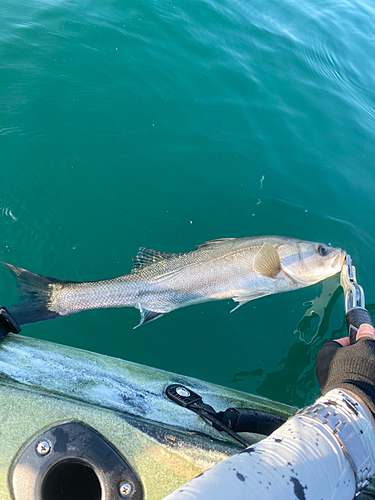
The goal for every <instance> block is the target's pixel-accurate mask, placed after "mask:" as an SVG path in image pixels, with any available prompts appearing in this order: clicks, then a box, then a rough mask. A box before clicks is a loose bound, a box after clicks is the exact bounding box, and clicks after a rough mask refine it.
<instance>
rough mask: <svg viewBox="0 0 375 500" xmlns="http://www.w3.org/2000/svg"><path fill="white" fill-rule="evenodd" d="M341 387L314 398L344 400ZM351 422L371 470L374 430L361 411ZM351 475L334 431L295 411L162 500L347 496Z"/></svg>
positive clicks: (313, 499) (374, 460) (346, 499)
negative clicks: (261, 437)
mask: <svg viewBox="0 0 375 500" xmlns="http://www.w3.org/2000/svg"><path fill="white" fill-rule="evenodd" d="M343 396H345V397H349V396H348V395H347V394H346V393H345V392H344V391H339V390H334V391H330V392H329V393H328V394H326V396H324V397H322V398H320V399H319V400H318V401H317V402H320V403H324V402H327V401H332V399H334V400H335V404H336V405H337V407H338V409H339V407H340V404H341V405H343V407H344V405H345V403H344V401H343ZM345 411H346V412H348V408H347V406H346V405H345ZM350 415H351V417H352V420H351V421H352V423H353V424H354V427H355V428H356V429H357V430H358V436H359V437H360V439H361V440H362V442H363V444H364V445H365V448H366V450H367V451H368V454H369V456H370V457H371V461H372V470H374V471H375V434H374V431H373V429H372V425H371V422H370V420H369V419H368V417H367V416H366V415H365V413H364V412H363V411H351V413H350ZM354 494H355V479H354V473H353V471H352V469H351V466H350V464H349V461H348V460H347V458H346V457H345V456H344V454H343V452H342V450H341V448H340V446H339V443H338V441H337V439H336V438H335V437H334V436H333V434H332V432H331V431H330V430H329V429H327V428H326V427H324V426H323V425H321V424H320V423H319V422H317V421H315V420H312V419H310V418H308V417H301V416H294V417H292V418H291V419H289V420H288V421H287V422H286V423H285V424H284V425H282V426H281V427H280V428H279V429H278V430H277V431H275V432H274V433H273V434H271V435H270V436H269V437H267V438H265V439H264V440H262V441H260V442H259V443H257V444H255V445H253V446H251V447H249V448H247V449H246V450H244V452H242V453H240V454H238V455H235V456H233V457H231V458H229V459H227V460H224V461H223V462H221V463H219V464H217V465H215V466H214V467H212V469H209V470H208V471H206V472H204V473H203V474H201V475H200V476H198V477H196V478H194V479H193V480H192V481H190V482H189V483H187V484H186V485H184V486H183V487H181V488H179V489H178V490H176V491H175V492H174V493H172V494H171V495H168V496H167V497H166V499H165V500H203V499H204V500H211V499H212V500H214V499H215V500H224V499H225V500H227V499H230V500H245V499H254V500H255V499H257V500H258V499H259V498H262V500H271V499H272V500H277V499H281V500H288V499H293V500H294V499H298V500H339V499H340V500H351V499H352V498H353V497H354Z"/></svg>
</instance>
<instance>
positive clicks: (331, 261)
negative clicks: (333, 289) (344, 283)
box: [279, 240, 346, 286]
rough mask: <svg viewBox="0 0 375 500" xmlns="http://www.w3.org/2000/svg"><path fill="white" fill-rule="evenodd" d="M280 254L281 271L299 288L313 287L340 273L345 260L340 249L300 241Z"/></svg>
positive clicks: (344, 253)
mask: <svg viewBox="0 0 375 500" xmlns="http://www.w3.org/2000/svg"><path fill="white" fill-rule="evenodd" d="M286 246H287V247H288V244H286ZM281 253H282V254H284V255H283V256H282V255H280V257H281V262H282V264H283V271H284V272H285V273H286V274H287V275H288V276H289V277H291V278H292V279H293V280H294V281H296V282H297V283H299V284H300V285H301V286H308V285H313V284H314V283H318V282H319V281H322V280H324V279H326V278H329V277H330V276H333V275H334V274H336V273H338V272H340V271H341V269H342V266H343V264H344V262H345V258H346V252H345V251H344V250H342V249H341V248H336V247H332V246H330V245H325V244H324V243H315V242H311V241H301V240H299V241H298V242H296V243H295V244H291V245H290V246H289V248H285V249H284V251H283V252H280V251H279V254H281Z"/></svg>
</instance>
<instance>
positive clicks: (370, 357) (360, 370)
mask: <svg viewBox="0 0 375 500" xmlns="http://www.w3.org/2000/svg"><path fill="white" fill-rule="evenodd" d="M316 375H317V379H318V383H319V386H320V389H321V391H322V394H323V395H325V394H326V393H327V392H329V391H330V390H332V389H343V390H345V391H350V392H351V393H352V394H353V395H355V396H357V399H358V400H359V402H360V403H362V404H363V403H365V404H366V406H367V407H368V408H369V409H370V410H371V412H372V414H373V415H374V414H375V330H374V328H373V326H371V325H368V324H365V323H364V324H362V325H361V326H360V328H359V330H358V332H357V342H356V343H355V344H353V345H350V341H349V337H344V338H342V339H337V340H333V341H329V342H325V343H324V344H323V346H322V348H321V350H320V352H319V354H318V356H317V358H316ZM372 422H373V425H375V423H374V420H373V417H372Z"/></svg>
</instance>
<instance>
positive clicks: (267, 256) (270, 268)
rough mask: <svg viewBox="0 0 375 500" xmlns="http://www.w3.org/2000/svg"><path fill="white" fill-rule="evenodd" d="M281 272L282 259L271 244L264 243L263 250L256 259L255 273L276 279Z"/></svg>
mask: <svg viewBox="0 0 375 500" xmlns="http://www.w3.org/2000/svg"><path fill="white" fill-rule="evenodd" d="M280 270H281V262H280V257H279V254H278V253H277V251H276V250H275V249H274V247H273V246H272V245H270V244H269V243H263V245H262V248H261V249H260V250H259V252H258V253H257V254H256V255H255V257H254V271H256V272H257V273H258V274H261V275H262V276H266V277H267V278H273V279H275V278H276V276H277V274H278V272H279V271H280Z"/></svg>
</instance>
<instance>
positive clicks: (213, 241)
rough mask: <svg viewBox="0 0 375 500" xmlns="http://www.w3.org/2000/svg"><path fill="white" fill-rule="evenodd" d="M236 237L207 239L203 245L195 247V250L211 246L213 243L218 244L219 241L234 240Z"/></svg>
mask: <svg viewBox="0 0 375 500" xmlns="http://www.w3.org/2000/svg"><path fill="white" fill-rule="evenodd" d="M235 239H236V238H218V239H217V240H211V241H205V242H204V243H202V244H201V245H197V246H196V247H195V250H199V249H200V248H204V247H209V246H211V245H217V244H218V243H224V242H228V241H232V240H235Z"/></svg>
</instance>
